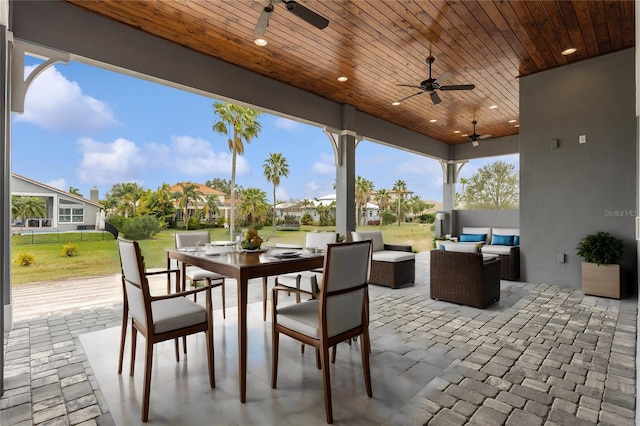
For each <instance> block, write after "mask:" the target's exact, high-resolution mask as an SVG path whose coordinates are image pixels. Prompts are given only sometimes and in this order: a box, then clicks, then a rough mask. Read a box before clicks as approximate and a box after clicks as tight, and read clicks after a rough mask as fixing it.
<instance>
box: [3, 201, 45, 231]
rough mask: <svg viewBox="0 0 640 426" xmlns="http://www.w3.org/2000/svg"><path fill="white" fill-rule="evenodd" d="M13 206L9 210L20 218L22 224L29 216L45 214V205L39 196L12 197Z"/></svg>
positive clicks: (40, 216)
mask: <svg viewBox="0 0 640 426" xmlns="http://www.w3.org/2000/svg"><path fill="white" fill-rule="evenodd" d="M12 202H13V206H12V208H11V212H12V213H13V214H15V216H16V217H19V218H20V219H22V224H23V226H24V224H25V223H26V222H27V219H31V218H44V217H45V216H46V215H47V207H46V205H45V203H44V200H43V199H42V198H41V197H12Z"/></svg>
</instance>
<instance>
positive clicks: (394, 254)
mask: <svg viewBox="0 0 640 426" xmlns="http://www.w3.org/2000/svg"><path fill="white" fill-rule="evenodd" d="M415 258H416V255H415V254H413V253H410V252H406V251H395V250H382V251H376V252H374V253H373V254H372V255H371V260H373V261H376V262H404V261H405V260H412V259H415Z"/></svg>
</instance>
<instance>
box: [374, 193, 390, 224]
mask: <svg viewBox="0 0 640 426" xmlns="http://www.w3.org/2000/svg"><path fill="white" fill-rule="evenodd" d="M374 200H376V201H377V202H378V212H379V216H380V226H382V213H384V212H385V211H386V210H387V207H389V201H390V200H391V194H390V193H389V191H387V190H386V189H380V190H378V192H376V195H375V197H374Z"/></svg>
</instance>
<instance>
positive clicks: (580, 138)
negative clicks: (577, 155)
mask: <svg viewBox="0 0 640 426" xmlns="http://www.w3.org/2000/svg"><path fill="white" fill-rule="evenodd" d="M578 143H587V135H580V137H579V138H578Z"/></svg>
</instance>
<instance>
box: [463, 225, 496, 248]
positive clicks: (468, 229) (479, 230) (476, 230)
mask: <svg viewBox="0 0 640 426" xmlns="http://www.w3.org/2000/svg"><path fill="white" fill-rule="evenodd" d="M462 234H487V240H486V243H487V244H491V228H486V227H478V226H463V227H462Z"/></svg>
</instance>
